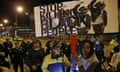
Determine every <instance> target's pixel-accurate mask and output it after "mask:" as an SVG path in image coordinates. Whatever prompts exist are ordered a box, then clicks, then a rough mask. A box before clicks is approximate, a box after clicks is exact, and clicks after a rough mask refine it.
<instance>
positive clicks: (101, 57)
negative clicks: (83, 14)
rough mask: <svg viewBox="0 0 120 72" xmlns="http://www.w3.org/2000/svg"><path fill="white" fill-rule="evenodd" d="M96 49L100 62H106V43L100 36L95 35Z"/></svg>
mask: <svg viewBox="0 0 120 72" xmlns="http://www.w3.org/2000/svg"><path fill="white" fill-rule="evenodd" d="M93 42H94V50H95V54H96V56H97V58H98V60H99V62H100V64H102V63H103V62H104V59H105V57H104V50H103V49H104V44H103V42H102V41H101V40H100V39H99V37H95V39H94V41H93Z"/></svg>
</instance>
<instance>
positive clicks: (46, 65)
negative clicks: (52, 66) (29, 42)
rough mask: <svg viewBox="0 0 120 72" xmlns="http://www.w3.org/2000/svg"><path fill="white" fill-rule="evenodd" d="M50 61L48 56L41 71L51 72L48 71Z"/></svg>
mask: <svg viewBox="0 0 120 72" xmlns="http://www.w3.org/2000/svg"><path fill="white" fill-rule="evenodd" d="M47 62H48V59H47V56H46V57H45V58H44V60H43V63H42V66H41V69H42V71H43V72H49V71H48V69H47V68H48V63H47Z"/></svg>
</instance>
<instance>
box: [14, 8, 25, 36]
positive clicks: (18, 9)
mask: <svg viewBox="0 0 120 72" xmlns="http://www.w3.org/2000/svg"><path fill="white" fill-rule="evenodd" d="M23 11H24V8H23V7H22V6H17V7H16V12H19V13H22V12H23ZM17 25H18V21H17V14H16V23H15V34H14V35H15V37H17Z"/></svg>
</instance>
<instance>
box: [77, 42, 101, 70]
mask: <svg viewBox="0 0 120 72" xmlns="http://www.w3.org/2000/svg"><path fill="white" fill-rule="evenodd" d="M75 60H76V62H77V64H78V66H79V71H80V72H103V70H102V68H101V67H99V62H98V59H97V57H96V55H95V54H94V50H93V44H92V42H91V41H89V40H83V41H82V48H81V55H80V56H79V58H78V59H77V58H75Z"/></svg>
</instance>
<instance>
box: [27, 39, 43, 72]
mask: <svg viewBox="0 0 120 72" xmlns="http://www.w3.org/2000/svg"><path fill="white" fill-rule="evenodd" d="M32 44H33V47H32V48H30V50H28V52H27V55H26V59H25V63H26V64H27V65H28V66H29V67H30V71H31V72H42V70H41V64H42V62H43V58H44V55H45V52H44V49H43V48H42V45H41V42H40V41H38V40H35V41H33V43H32Z"/></svg>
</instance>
